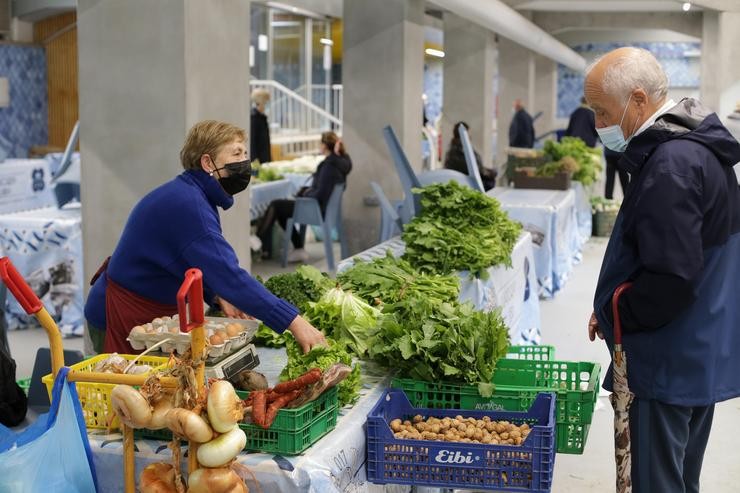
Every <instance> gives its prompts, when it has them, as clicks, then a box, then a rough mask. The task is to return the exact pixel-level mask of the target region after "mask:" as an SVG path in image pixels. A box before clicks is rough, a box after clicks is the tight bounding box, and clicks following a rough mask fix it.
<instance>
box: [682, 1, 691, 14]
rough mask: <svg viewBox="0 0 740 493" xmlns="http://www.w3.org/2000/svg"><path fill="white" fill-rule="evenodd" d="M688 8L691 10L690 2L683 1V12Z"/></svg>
mask: <svg viewBox="0 0 740 493" xmlns="http://www.w3.org/2000/svg"><path fill="white" fill-rule="evenodd" d="M689 10H691V2H684V3H683V11H684V12H688V11H689Z"/></svg>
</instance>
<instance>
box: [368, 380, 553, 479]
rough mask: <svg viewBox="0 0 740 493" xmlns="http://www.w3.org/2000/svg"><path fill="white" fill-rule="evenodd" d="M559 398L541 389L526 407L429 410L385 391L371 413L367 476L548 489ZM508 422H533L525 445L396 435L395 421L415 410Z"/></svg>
mask: <svg viewBox="0 0 740 493" xmlns="http://www.w3.org/2000/svg"><path fill="white" fill-rule="evenodd" d="M554 413H555V397H554V396H553V395H552V394H547V393H542V394H540V395H539V396H538V397H537V398H536V399H535V402H534V403H533V405H532V406H531V408H530V409H529V411H527V412H505V411H504V412H501V411H471V410H468V411H463V410H456V409H424V408H415V407H413V406H412V405H411V403H410V402H409V400H408V398H407V397H406V395H405V394H404V393H403V392H401V391H399V390H394V389H391V390H388V391H386V392H385V393H384V394H383V395H382V396H381V398H380V400H379V401H378V403H377V404H376V405H375V407H374V408H373V410H372V411H371V412H370V414H369V415H368V418H367V476H368V480H369V481H370V482H373V483H377V484H387V483H393V484H408V485H416V486H436V487H442V488H465V489H473V490H495V491H520V492H549V491H550V488H551V486H552V475H553V467H554V465H555V414H554ZM417 414H418V415H421V416H423V417H424V418H428V417H437V418H444V417H451V418H454V417H455V416H457V415H462V416H463V418H471V417H472V418H475V419H482V418H483V417H485V416H488V417H489V418H490V419H491V420H493V421H502V420H505V421H509V422H511V423H514V424H523V423H528V424H529V425H530V426H531V429H532V431H531V432H530V434H529V436H528V437H527V439H526V440H525V441H524V442H523V443H522V445H520V446H513V445H484V444H477V443H463V442H442V441H424V440H409V439H399V438H395V436H394V434H393V432H392V430H391V428H390V422H391V421H392V420H393V419H396V418H399V419H411V417H413V416H415V415H417Z"/></svg>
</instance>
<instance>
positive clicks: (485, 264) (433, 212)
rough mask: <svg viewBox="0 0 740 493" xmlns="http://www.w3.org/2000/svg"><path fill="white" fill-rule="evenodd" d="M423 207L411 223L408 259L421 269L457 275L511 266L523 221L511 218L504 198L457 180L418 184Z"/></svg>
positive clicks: (405, 235)
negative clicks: (502, 207)
mask: <svg viewBox="0 0 740 493" xmlns="http://www.w3.org/2000/svg"><path fill="white" fill-rule="evenodd" d="M414 192H415V193H420V194H421V205H422V212H421V214H419V215H418V216H417V217H415V218H414V219H413V220H412V221H411V222H410V223H409V224H407V225H406V227H405V229H404V232H403V236H402V238H403V241H404V242H405V243H406V252H405V253H404V256H403V258H404V259H406V260H408V262H409V263H410V264H411V265H412V266H413V267H415V268H417V269H419V270H420V271H421V272H430V273H436V274H443V275H444V274H451V273H453V272H455V271H463V270H467V271H470V272H471V274H475V275H476V276H479V277H485V275H486V274H485V272H486V269H487V268H489V267H494V266H497V265H501V264H503V265H507V266H510V265H511V251H512V250H513V249H514V245H515V244H516V241H517V238H519V233H520V231H521V225H520V224H519V223H517V222H514V221H512V220H511V219H509V216H508V215H507V214H506V212H504V211H503V210H502V209H501V207H500V204H499V202H498V201H497V200H496V199H494V198H492V197H488V196H487V195H485V194H482V193H480V192H478V191H476V190H473V189H471V188H467V187H465V186H463V185H460V184H459V183H457V182H454V181H451V182H449V183H446V184H434V185H429V186H426V187H424V188H422V189H415V190H414Z"/></svg>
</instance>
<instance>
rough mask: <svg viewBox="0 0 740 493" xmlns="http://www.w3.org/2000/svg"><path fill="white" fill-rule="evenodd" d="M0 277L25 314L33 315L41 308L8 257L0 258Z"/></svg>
mask: <svg viewBox="0 0 740 493" xmlns="http://www.w3.org/2000/svg"><path fill="white" fill-rule="evenodd" d="M0 277H2V279H3V282H4V283H5V285H6V286H7V287H8V289H9V290H10V292H11V293H13V296H15V299H17V300H18V303H20V304H21V306H22V307H23V309H24V310H26V313H28V314H29V315H33V314H34V313H37V312H38V311H39V310H41V308H43V305H42V304H41V300H40V299H39V297H38V296H36V293H34V292H33V289H31V286H29V285H28V283H27V282H26V280H25V279H23V277H22V276H21V274H20V273H19V272H18V271H17V270H16V268H15V266H14V265H13V263H12V262H11V261H10V259H9V258H8V257H3V258H0Z"/></svg>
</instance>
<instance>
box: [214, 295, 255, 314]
mask: <svg viewBox="0 0 740 493" xmlns="http://www.w3.org/2000/svg"><path fill="white" fill-rule="evenodd" d="M216 301H218V304H219V305H220V306H221V310H222V311H223V312H224V315H226V316H227V317H228V318H240V319H242V320H249V319H250V318H251V317H250V316H249V315H247V314H246V313H244V312H243V311H241V310H240V309H238V308H237V307H235V306H234V305H232V304H231V303H229V302H228V301H226V300H225V299H223V298H221V297H220V296H218V297H216Z"/></svg>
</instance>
